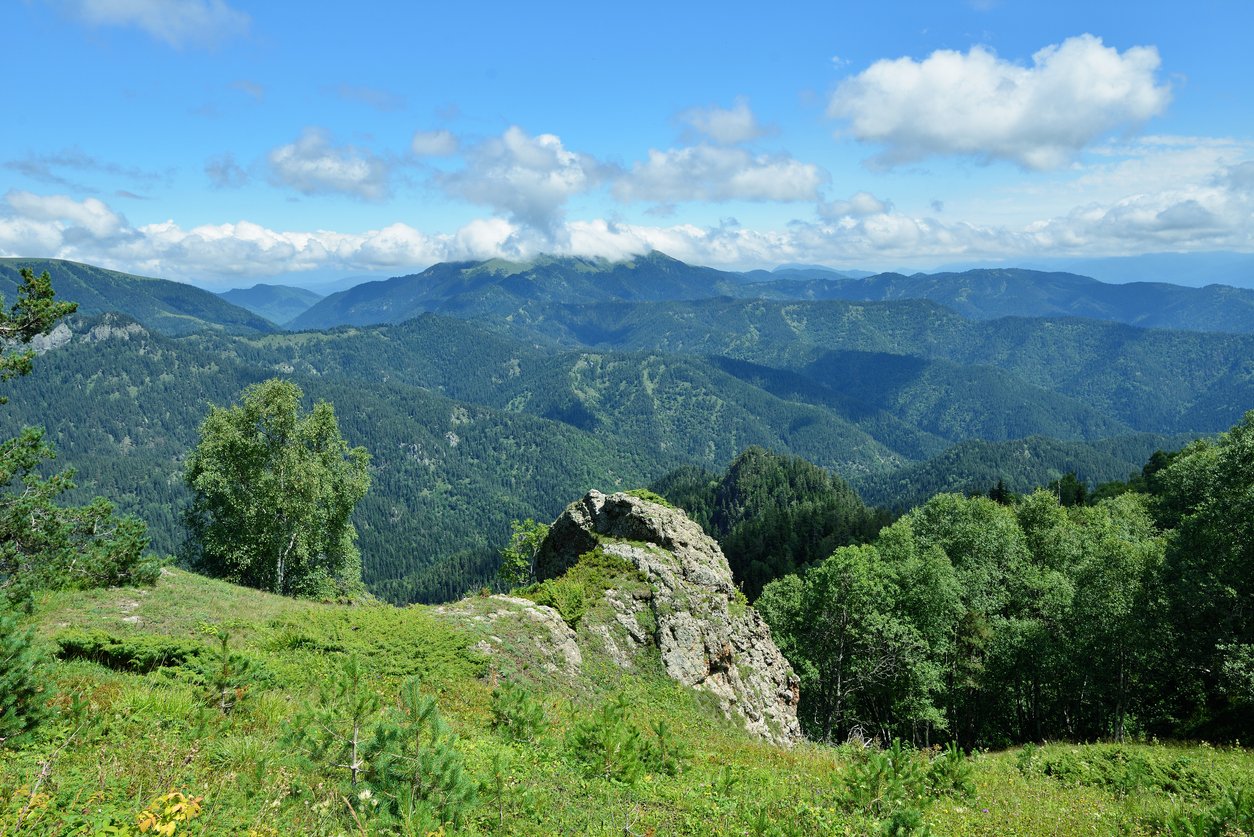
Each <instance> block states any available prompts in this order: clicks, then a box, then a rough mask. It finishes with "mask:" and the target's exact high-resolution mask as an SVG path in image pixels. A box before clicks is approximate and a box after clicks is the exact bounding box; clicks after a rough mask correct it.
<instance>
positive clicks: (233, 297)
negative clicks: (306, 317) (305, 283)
mask: <svg viewBox="0 0 1254 837" xmlns="http://www.w3.org/2000/svg"><path fill="white" fill-rule="evenodd" d="M218 296H220V297H222V298H223V299H225V300H226V301H227V302H229V303H231V304H232V305H238V306H239V307H240V308H245V309H247V310H249V311H252V312H253V313H254V314H257V315H258V316H261V317H265V318H266V319H267V320H269V321H270V322H272V323H278V324H279V325H283V324H284V323H286V322H288V321H289V320H291V319H294V318H295V317H297V316H299V315H301V314H303V313H304V312H306V311H308V310H309V309H310V308H311V307H312V306H313V305H314V303H316V302H317V301H318V300H320V299H322V294H317V293H314V292H313V291H308V290H305V289H304V288H294V287H292V286H290V285H266V284H263V283H258V284H256V285H253V286H252V287H251V288H232V289H231V290H229V291H222V292H221V293H219V294H218Z"/></svg>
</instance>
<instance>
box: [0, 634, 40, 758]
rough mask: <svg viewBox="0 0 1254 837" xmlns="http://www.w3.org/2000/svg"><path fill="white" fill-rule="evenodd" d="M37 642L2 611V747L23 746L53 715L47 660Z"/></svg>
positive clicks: (0, 659) (0, 697)
mask: <svg viewBox="0 0 1254 837" xmlns="http://www.w3.org/2000/svg"><path fill="white" fill-rule="evenodd" d="M33 639H34V631H33V630H32V629H30V628H25V629H24V628H22V626H21V625H20V624H19V622H18V620H17V617H16V616H13V615H12V614H8V613H5V612H3V611H0V747H11V746H14V745H16V744H18V743H19V742H21V741H22V740H23V739H25V738H26V737H27V736H29V735H30V734H31V733H32V732H34V730H35V728H36V727H38V726H39V724H40V723H42V722H43V721H44V720H45V719H46V718H47V716H48V714H49V710H48V698H49V697H51V692H50V690H49V689H48V687H47V686H46V685H45V684H46V683H47V681H48V678H47V676H46V675H45V674H44V659H43V657H42V655H40V654H39V653H38V652H37V651H36V650H35V649H34V646H33V644H32V642H33Z"/></svg>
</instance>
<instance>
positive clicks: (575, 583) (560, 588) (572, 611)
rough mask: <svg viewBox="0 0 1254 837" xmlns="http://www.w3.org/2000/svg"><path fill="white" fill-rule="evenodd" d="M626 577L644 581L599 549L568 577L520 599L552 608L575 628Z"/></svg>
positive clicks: (531, 590)
mask: <svg viewBox="0 0 1254 837" xmlns="http://www.w3.org/2000/svg"><path fill="white" fill-rule="evenodd" d="M624 576H629V577H631V578H633V579H635V580H637V581H643V580H644V576H643V575H642V574H641V573H640V571H639V570H637V569H636V566H635V565H634V564H632V563H631V562H630V561H627V560H626V559H623V558H619V557H617V556H615V555H609V554H607V553H606V552H604V551H603V550H602V549H601V548H600V547H597V548H596V549H594V550H592V551H591V552H585V553H584V554H583V555H580V556H579V560H578V561H577V562H576V563H575V564H574V566H572V567H571V568H570V569H568V570H567V571H566V572H565V574H563V575H561V576H559V577H558V578H550V579H547V580H545V581H542V582H541V583H539V584H534V585H532V586H531V587H528V588H525V589H523V590H520V591H518V595H520V596H523V597H524V598H528V599H531V600H532V601H533V602H535V603H536V604H541V605H546V606H548V607H551V608H553V609H554V610H556V611H557V612H558V613H560V614H561V615H562V619H563V620H565V622H566V624H567V625H570V626H571V627H572V628H574V627H575V626H576V625H578V624H579V620H580V619H582V618H583V616H584V614H585V613H587V612H588V608H589V607H591V606H592V605H593V604H594V603H595V602H598V601H600V600H601V597H602V596H604V595H605V591H606V590H609V589H610V588H612V587H614V586H616V584H617V583H618V581H619V580H620V579H622V578H623V577H624Z"/></svg>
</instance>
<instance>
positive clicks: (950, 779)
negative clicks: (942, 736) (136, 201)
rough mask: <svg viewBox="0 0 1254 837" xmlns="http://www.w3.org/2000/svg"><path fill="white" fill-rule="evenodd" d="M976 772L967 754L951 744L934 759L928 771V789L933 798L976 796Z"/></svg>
mask: <svg viewBox="0 0 1254 837" xmlns="http://www.w3.org/2000/svg"><path fill="white" fill-rule="evenodd" d="M973 774H974V770H973V769H972V767H971V762H970V760H969V759H968V758H967V755H966V753H964V752H962V749H961V748H960V747H959V746H958V745H957V744H952V743H951V744H950V745H949V746H948V747H947V748H945V749H944V750H942V751H941V752H940V753H938V754H937V755H936V757H935V758H934V759H932V763H931V764H930V765H929V766H928V770H927V789H928V793H929V794H931V795H932V796H933V797H939V796H956V797H962V798H966V797H971V796H974V795H975V780H974V778H973Z"/></svg>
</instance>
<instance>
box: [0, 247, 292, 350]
mask: <svg viewBox="0 0 1254 837" xmlns="http://www.w3.org/2000/svg"><path fill="white" fill-rule="evenodd" d="M23 267H29V268H30V269H32V270H34V271H35V272H36V273H43V272H45V271H46V272H47V273H48V274H49V275H50V276H51V277H52V285H53V287H54V288H55V289H56V293H57V296H58V297H59V298H60V299H66V300H70V301H72V302H76V303H78V313H79V315H80V316H82V315H91V314H105V313H109V312H118V313H122V314H126V315H127V316H129V317H131V318H133V319H135V320H136V321H138V322H139V323H141V324H142V325H144V326H145V327H147V328H150V329H152V330H154V331H159V332H161V333H163V334H171V335H183V334H192V333H194V332H197V331H218V332H223V333H226V334H268V333H271V332H275V331H278V330H279V328H278V327H277V326H276V325H275V324H274V323H272V322H270V321H269V320H267V319H265V318H263V317H261V316H258V315H257V314H254V313H253V312H251V311H247V310H245V309H243V308H241V307H239V306H237V305H232V304H231V303H230V302H228V301H227V300H225V299H222V298H220V297H218V296H217V295H216V294H212V293H210V292H209V291H203V290H201V289H200V288H197V287H194V286H192V285H188V284H185V283H183V282H171V281H169V280H167V279H152V278H149V277H146V276H133V275H131V274H129V273H120V272H118V271H116V270H106V269H104V268H101V267H94V266H92V265H88V264H80V263H78V262H71V261H65V260H63V259H0V293H3V294H4V296H5V298H6V299H10V300H11V299H12V297H13V293H14V290H15V289H16V288H17V285H18V283H19V281H20V279H19V277H18V271H19V269H20V268H23Z"/></svg>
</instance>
